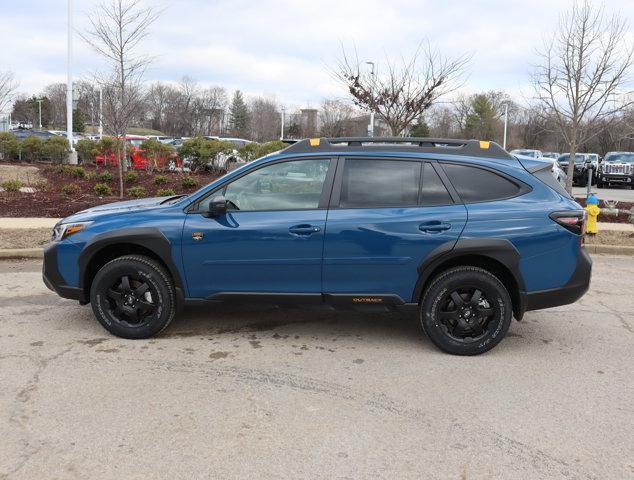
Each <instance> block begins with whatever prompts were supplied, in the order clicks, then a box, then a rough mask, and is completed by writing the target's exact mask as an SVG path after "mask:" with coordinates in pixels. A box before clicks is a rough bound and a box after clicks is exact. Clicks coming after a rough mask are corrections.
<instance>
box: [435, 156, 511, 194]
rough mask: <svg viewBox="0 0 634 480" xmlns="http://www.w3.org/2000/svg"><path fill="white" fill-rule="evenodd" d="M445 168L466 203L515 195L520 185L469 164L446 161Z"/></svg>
mask: <svg viewBox="0 0 634 480" xmlns="http://www.w3.org/2000/svg"><path fill="white" fill-rule="evenodd" d="M443 168H444V169H445V172H446V173H447V176H448V177H449V180H450V181H451V183H452V184H453V186H454V188H455V189H456V190H457V191H458V194H459V195H460V197H461V198H462V200H463V201H464V202H465V203H473V202H487V201H492V200H501V199H504V198H509V197H514V196H516V195H518V194H519V193H520V190H521V189H520V186H519V185H517V184H516V183H514V182H512V181H510V180H507V179H506V178H504V177H502V176H501V175H498V174H496V173H493V172H490V171H488V170H484V169H482V168H476V167H471V166H468V165H458V164H453V163H444V164H443Z"/></svg>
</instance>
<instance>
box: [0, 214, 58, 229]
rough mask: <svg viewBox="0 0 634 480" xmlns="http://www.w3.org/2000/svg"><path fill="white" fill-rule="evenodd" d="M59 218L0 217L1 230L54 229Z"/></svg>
mask: <svg viewBox="0 0 634 480" xmlns="http://www.w3.org/2000/svg"><path fill="white" fill-rule="evenodd" d="M58 221H59V218H37V217H30V218H29V217H25V218H9V217H0V229H6V230H13V229H16V228H53V226H54V225H55V224H56V223H57V222H58Z"/></svg>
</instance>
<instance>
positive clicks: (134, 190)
mask: <svg viewBox="0 0 634 480" xmlns="http://www.w3.org/2000/svg"><path fill="white" fill-rule="evenodd" d="M126 193H127V194H128V196H129V197H135V198H142V197H146V196H147V192H146V191H145V188H143V187H131V188H128V189H127V190H126Z"/></svg>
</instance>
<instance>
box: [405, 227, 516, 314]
mask: <svg viewBox="0 0 634 480" xmlns="http://www.w3.org/2000/svg"><path fill="white" fill-rule="evenodd" d="M463 255H478V256H482V257H487V258H490V259H492V260H495V261H496V262H498V263H500V264H502V265H503V266H504V267H506V269H507V270H508V271H509V272H511V275H512V276H513V279H514V280H515V283H516V284H517V287H518V292H517V293H518V295H517V298H516V300H517V303H518V305H515V308H514V310H515V317H516V318H518V319H519V318H521V317H522V316H523V314H524V310H525V309H526V300H525V292H526V287H525V283H524V277H523V276H522V272H521V271H520V253H519V252H518V251H517V248H515V245H513V244H512V243H511V242H510V241H509V240H506V239H503V238H461V239H459V240H458V241H457V242H455V244H454V241H453V240H452V241H448V242H445V243H443V244H441V245H439V246H438V247H436V248H435V249H433V250H432V251H431V252H430V253H429V255H427V257H425V259H423V261H422V262H421V263H420V264H419V265H418V280H417V282H416V286H415V287H414V293H413V295H412V302H413V303H418V302H419V300H420V298H421V295H422V293H423V288H424V287H425V285H426V283H427V282H428V281H429V280H430V277H431V275H432V274H433V272H434V271H435V270H436V269H437V268H438V267H439V266H440V265H442V264H443V263H445V262H447V261H449V260H451V259H453V258H457V257H461V256H463Z"/></svg>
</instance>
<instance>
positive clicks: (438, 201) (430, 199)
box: [421, 163, 453, 206]
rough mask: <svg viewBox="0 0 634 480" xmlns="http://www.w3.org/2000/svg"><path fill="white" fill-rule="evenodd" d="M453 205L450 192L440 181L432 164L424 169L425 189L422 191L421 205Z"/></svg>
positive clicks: (427, 164)
mask: <svg viewBox="0 0 634 480" xmlns="http://www.w3.org/2000/svg"><path fill="white" fill-rule="evenodd" d="M451 203H453V202H452V200H451V196H450V195H449V192H448V191H447V189H446V188H445V185H444V184H443V183H442V180H440V177H439V176H438V173H436V170H434V167H433V166H432V165H431V163H425V166H424V167H423V187H422V189H421V205H427V206H433V205H449V204H451Z"/></svg>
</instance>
